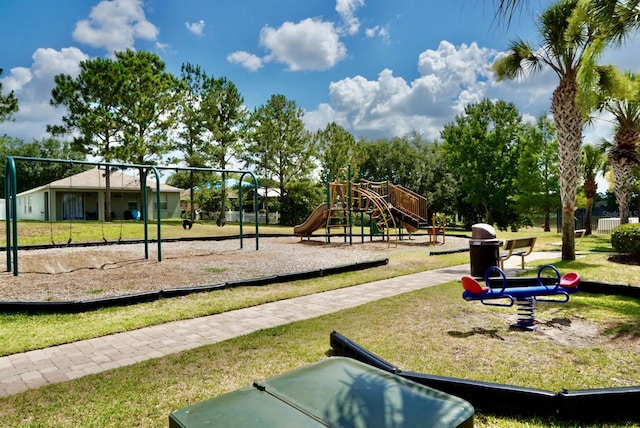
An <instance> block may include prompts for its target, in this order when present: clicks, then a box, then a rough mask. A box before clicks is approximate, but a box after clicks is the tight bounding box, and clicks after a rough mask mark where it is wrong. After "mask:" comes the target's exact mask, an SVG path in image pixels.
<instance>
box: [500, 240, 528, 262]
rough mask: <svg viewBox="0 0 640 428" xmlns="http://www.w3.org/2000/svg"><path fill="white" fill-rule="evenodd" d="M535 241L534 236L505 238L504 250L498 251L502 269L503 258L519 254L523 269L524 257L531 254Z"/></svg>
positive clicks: (506, 258)
mask: <svg viewBox="0 0 640 428" xmlns="http://www.w3.org/2000/svg"><path fill="white" fill-rule="evenodd" d="M535 243H536V237H535V236H533V237H530V238H514V239H507V240H505V241H504V250H503V251H500V268H502V269H504V262H505V260H508V259H509V258H510V257H511V256H520V257H521V258H522V269H524V258H525V257H526V256H528V255H529V254H531V252H532V251H533V246H534V245H535Z"/></svg>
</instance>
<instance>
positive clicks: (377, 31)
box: [364, 25, 391, 41]
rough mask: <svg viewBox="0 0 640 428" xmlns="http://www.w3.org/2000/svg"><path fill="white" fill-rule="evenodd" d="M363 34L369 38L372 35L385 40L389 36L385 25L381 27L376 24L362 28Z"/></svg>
mask: <svg viewBox="0 0 640 428" xmlns="http://www.w3.org/2000/svg"><path fill="white" fill-rule="evenodd" d="M364 34H365V35H366V36H367V37H369V38H370V39H372V38H374V37H380V38H381V39H382V40H384V41H387V40H389V39H390V38H391V35H390V34H389V29H388V28H387V27H381V26H379V25H376V26H375V27H371V28H367V29H366V30H364Z"/></svg>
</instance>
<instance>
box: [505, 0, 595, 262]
mask: <svg viewBox="0 0 640 428" xmlns="http://www.w3.org/2000/svg"><path fill="white" fill-rule="evenodd" d="M578 2H579V0H559V1H558V2H557V3H554V4H552V5H551V6H550V7H549V9H547V10H546V11H544V12H543V13H542V14H541V15H540V17H539V19H538V31H539V33H540V36H541V38H542V43H541V45H540V46H539V47H538V48H535V49H534V48H533V47H532V46H531V45H529V44H528V43H526V42H524V41H522V40H516V41H514V42H512V43H511V45H510V48H509V51H508V53H507V55H506V56H504V57H502V58H501V59H499V60H497V61H496V62H495V64H494V70H495V72H496V75H497V77H498V79H514V78H517V77H520V76H524V75H526V74H527V73H528V72H529V71H531V70H534V71H537V70H540V69H541V68H542V67H543V66H547V67H549V68H551V70H553V72H554V73H555V74H556V75H557V76H558V79H559V83H558V86H557V87H556V89H555V90H554V91H553V95H552V98H551V111H552V114H553V118H554V121H555V125H556V129H557V136H558V156H559V160H560V164H559V170H560V197H561V202H562V259H563V260H574V259H575V257H576V254H575V240H574V231H575V221H574V219H575V217H574V213H575V210H576V196H577V188H578V178H579V168H580V146H581V144H582V128H583V125H584V123H585V118H586V106H584V105H581V104H580V103H579V98H580V97H581V96H582V95H581V94H580V93H579V91H580V87H579V85H578V82H577V76H578V73H579V72H580V67H581V66H582V64H583V61H584V59H585V58H586V50H587V49H588V48H589V47H590V45H591V44H593V43H595V41H596V37H597V34H598V26H597V22H596V21H595V20H591V19H589V16H585V21H584V22H582V23H581V25H579V26H578V25H575V23H574V25H571V26H570V25H569V20H570V18H571V17H572V14H573V12H574V10H575V9H576V7H577V6H578Z"/></svg>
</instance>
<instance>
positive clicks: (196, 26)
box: [184, 19, 204, 36]
mask: <svg viewBox="0 0 640 428" xmlns="http://www.w3.org/2000/svg"><path fill="white" fill-rule="evenodd" d="M184 25H185V26H186V27H187V30H189V32H191V33H193V34H195V35H196V36H202V34H203V32H204V21H203V20H202V19H201V20H200V21H198V22H185V23H184Z"/></svg>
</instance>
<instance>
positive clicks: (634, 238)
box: [611, 223, 640, 255]
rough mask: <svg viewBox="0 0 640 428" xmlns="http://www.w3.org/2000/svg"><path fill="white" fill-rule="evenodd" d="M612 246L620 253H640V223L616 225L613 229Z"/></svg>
mask: <svg viewBox="0 0 640 428" xmlns="http://www.w3.org/2000/svg"><path fill="white" fill-rule="evenodd" d="M611 246H612V247H613V249H614V251H616V252H618V253H625V254H633V255H640V224H639V223H633V224H631V223H629V224H621V225H620V226H616V227H614V228H613V230H612V231H611Z"/></svg>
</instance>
